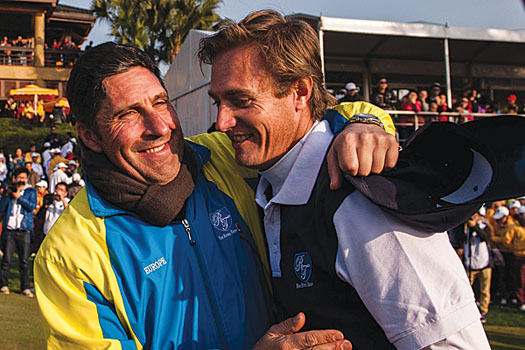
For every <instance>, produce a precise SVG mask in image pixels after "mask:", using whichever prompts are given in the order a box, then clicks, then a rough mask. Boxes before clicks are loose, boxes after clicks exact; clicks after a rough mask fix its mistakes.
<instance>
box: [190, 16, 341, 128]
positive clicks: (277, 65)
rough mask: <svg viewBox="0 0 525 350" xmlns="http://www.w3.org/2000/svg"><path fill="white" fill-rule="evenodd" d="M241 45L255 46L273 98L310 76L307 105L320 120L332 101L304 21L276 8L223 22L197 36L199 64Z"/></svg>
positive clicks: (315, 45)
mask: <svg viewBox="0 0 525 350" xmlns="http://www.w3.org/2000/svg"><path fill="white" fill-rule="evenodd" d="M242 46H246V47H249V46H253V47H256V48H258V50H259V53H260V57H261V58H262V61H263V62H264V65H265V69H266V73H267V74H269V75H270V77H271V78H272V79H273V81H274V83H275V84H273V85H274V89H273V94H274V96H275V97H277V98H282V97H285V96H287V95H288V94H289V93H290V89H291V86H292V84H293V83H294V82H296V81H298V80H299V79H303V78H307V77H311V78H312V80H313V87H312V96H311V97H310V100H309V101H308V106H309V108H310V113H311V115H312V118H313V119H321V118H322V117H323V115H324V114H325V113H326V109H327V108H328V107H329V106H330V105H332V104H335V103H336V101H335V99H334V98H333V97H332V96H331V95H330V94H329V93H328V92H327V91H326V88H325V86H324V82H323V72H322V70H321V55H320V50H319V39H318V37H317V34H316V32H315V31H314V30H313V28H312V27H311V26H310V25H309V24H308V23H306V22H305V21H302V20H299V19H295V18H290V17H287V18H285V17H283V16H282V15H281V14H279V13H278V12H276V11H270V10H263V11H257V12H253V13H251V14H249V15H248V16H246V17H245V18H244V19H243V20H242V21H240V22H239V23H236V22H233V21H225V22H224V25H223V26H222V28H221V29H220V31H219V32H217V33H216V34H214V35H212V36H210V37H206V38H203V39H201V42H200V45H199V51H198V53H197V55H198V58H199V60H200V62H201V63H206V64H213V60H214V59H215V58H216V57H217V56H218V55H219V54H221V53H223V52H227V51H230V50H232V49H235V48H238V47H242Z"/></svg>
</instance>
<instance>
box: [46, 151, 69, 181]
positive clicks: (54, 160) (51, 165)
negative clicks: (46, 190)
mask: <svg viewBox="0 0 525 350" xmlns="http://www.w3.org/2000/svg"><path fill="white" fill-rule="evenodd" d="M52 154H53V158H52V159H51V161H50V162H49V176H48V179H49V181H51V175H52V174H53V172H54V171H55V169H56V166H57V164H58V163H64V164H67V162H68V160H67V159H66V158H64V157H62V155H61V154H60V148H55V149H53V151H52ZM50 186H51V185H50Z"/></svg>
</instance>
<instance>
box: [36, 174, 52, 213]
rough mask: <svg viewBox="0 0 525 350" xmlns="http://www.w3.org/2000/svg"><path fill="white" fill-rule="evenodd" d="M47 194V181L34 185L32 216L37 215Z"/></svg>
mask: <svg viewBox="0 0 525 350" xmlns="http://www.w3.org/2000/svg"><path fill="white" fill-rule="evenodd" d="M48 193H49V192H47V181H46V180H40V181H38V182H37V184H36V208H35V210H34V214H36V213H38V211H39V210H40V208H41V207H42V205H43V204H44V196H45V195H46V194H48Z"/></svg>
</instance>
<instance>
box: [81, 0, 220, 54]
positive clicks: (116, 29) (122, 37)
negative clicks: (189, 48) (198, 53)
mask: <svg viewBox="0 0 525 350" xmlns="http://www.w3.org/2000/svg"><path fill="white" fill-rule="evenodd" d="M221 2H222V1H221V0H93V1H92V3H91V10H92V11H93V13H94V14H95V16H96V17H97V18H103V19H106V20H108V21H109V23H110V24H111V35H112V36H114V37H116V38H117V39H118V40H119V41H120V42H121V43H123V44H130V45H134V46H137V47H140V48H141V49H143V50H144V51H145V52H146V53H148V55H149V56H150V57H151V58H152V59H154V60H155V61H156V62H157V63H159V62H160V61H164V62H166V63H171V62H172V61H173V59H174V58H175V56H176V55H177V53H178V52H179V49H180V46H181V45H182V43H183V41H184V39H185V38H186V35H188V33H189V31H190V30H191V29H203V30H211V29H213V28H214V24H216V23H218V22H219V21H220V17H219V15H218V14H217V13H216V12H215V11H216V10H217V8H218V6H219V3H221Z"/></svg>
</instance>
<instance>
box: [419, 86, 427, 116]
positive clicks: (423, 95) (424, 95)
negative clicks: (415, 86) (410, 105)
mask: <svg viewBox="0 0 525 350" xmlns="http://www.w3.org/2000/svg"><path fill="white" fill-rule="evenodd" d="M418 97H419V103H421V110H422V111H423V112H428V111H429V110H430V104H429V102H428V91H427V90H425V89H422V90H419V94H418Z"/></svg>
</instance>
